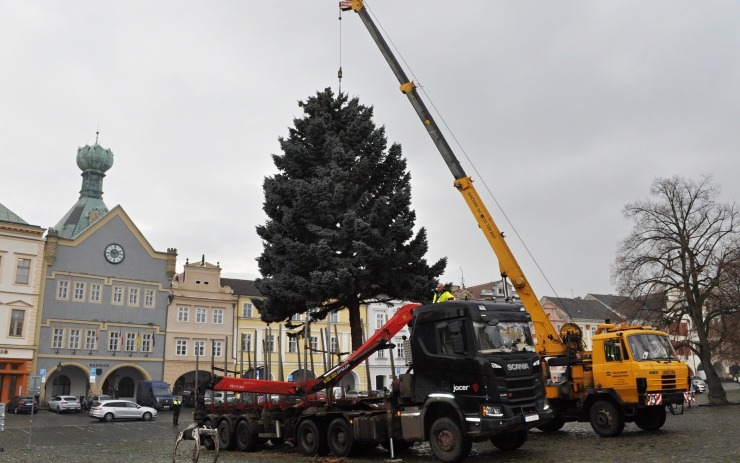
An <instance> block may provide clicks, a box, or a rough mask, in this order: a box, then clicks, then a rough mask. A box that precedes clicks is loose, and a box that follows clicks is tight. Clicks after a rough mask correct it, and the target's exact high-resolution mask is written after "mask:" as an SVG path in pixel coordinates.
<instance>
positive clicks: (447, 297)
mask: <svg viewBox="0 0 740 463" xmlns="http://www.w3.org/2000/svg"><path fill="white" fill-rule="evenodd" d="M454 300H455V296H453V295H452V293H451V292H449V291H447V290H445V285H443V284H442V283H440V284H438V285H437V290H436V291H435V292H434V296H433V297H432V302H445V301H454Z"/></svg>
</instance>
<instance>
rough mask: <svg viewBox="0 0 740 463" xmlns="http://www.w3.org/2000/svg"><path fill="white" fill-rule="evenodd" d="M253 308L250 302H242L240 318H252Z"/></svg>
mask: <svg viewBox="0 0 740 463" xmlns="http://www.w3.org/2000/svg"><path fill="white" fill-rule="evenodd" d="M253 308H254V304H252V303H251V302H243V303H242V318H252V310H253Z"/></svg>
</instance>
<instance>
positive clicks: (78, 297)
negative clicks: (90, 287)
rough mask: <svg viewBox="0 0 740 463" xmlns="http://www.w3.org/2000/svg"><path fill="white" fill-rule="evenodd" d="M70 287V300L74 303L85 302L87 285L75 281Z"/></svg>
mask: <svg viewBox="0 0 740 463" xmlns="http://www.w3.org/2000/svg"><path fill="white" fill-rule="evenodd" d="M72 287H73V289H72V300H73V301H76V302H85V293H86V292H87V283H85V282H84V281H75V282H73V283H72Z"/></svg>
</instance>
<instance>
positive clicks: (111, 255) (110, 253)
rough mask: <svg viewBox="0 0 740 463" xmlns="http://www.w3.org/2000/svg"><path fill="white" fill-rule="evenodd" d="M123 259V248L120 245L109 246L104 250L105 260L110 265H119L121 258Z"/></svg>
mask: <svg viewBox="0 0 740 463" xmlns="http://www.w3.org/2000/svg"><path fill="white" fill-rule="evenodd" d="M124 257H125V253H124V252H123V246H121V245H120V244H109V245H108V247H107V248H105V258H106V259H108V262H110V263H111V264H120V263H121V262H123V258H124Z"/></svg>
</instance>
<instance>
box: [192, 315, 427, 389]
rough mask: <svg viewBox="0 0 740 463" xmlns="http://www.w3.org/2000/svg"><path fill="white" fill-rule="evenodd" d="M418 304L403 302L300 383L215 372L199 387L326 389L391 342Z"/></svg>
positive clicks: (407, 321) (409, 320)
mask: <svg viewBox="0 0 740 463" xmlns="http://www.w3.org/2000/svg"><path fill="white" fill-rule="evenodd" d="M419 305H420V304H406V305H404V306H402V307H401V308H399V309H398V311H396V313H395V314H394V315H393V316H392V317H391V318H390V319H389V320H388V321H387V322H386V323H385V324H384V325H383V326H381V327H380V328H379V329H378V330H377V331H376V332H375V333H374V334H373V335H372V336H370V338H368V340H367V341H366V342H365V343H364V344H363V345H362V346H360V348H359V349H357V350H356V351H354V352H353V353H352V354H351V355H350V356H349V357H347V358H346V359H344V360H343V361H342V362H341V363H339V364H338V365H337V366H335V367H334V368H332V369H331V370H329V371H327V372H326V373H324V374H322V375H320V376H319V377H317V378H316V379H310V380H307V381H302V382H299V383H295V382H287V381H270V380H262V379H250V378H230V377H227V376H224V377H220V376H217V377H215V378H214V379H212V380H211V381H209V382H206V383H205V384H204V385H203V386H202V388H203V389H212V390H214V391H232V392H256V393H261V394H279V395H299V394H312V393H314V392H317V391H320V390H323V389H328V388H330V387H332V386H334V385H335V384H337V383H339V381H340V380H341V379H342V378H343V377H344V376H345V375H346V374H347V373H349V372H350V371H352V370H353V369H354V368H355V367H356V366H357V365H359V364H360V363H362V362H363V361H365V359H367V358H368V357H370V356H371V355H372V354H374V353H375V352H377V351H379V350H381V349H385V348H387V347H388V346H389V345H390V341H391V339H393V336H395V335H396V334H398V332H399V331H401V330H402V329H403V327H405V326H406V325H408V324H409V323H410V322H411V316H412V313H413V311H414V309H416V308H417V307H419Z"/></svg>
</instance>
